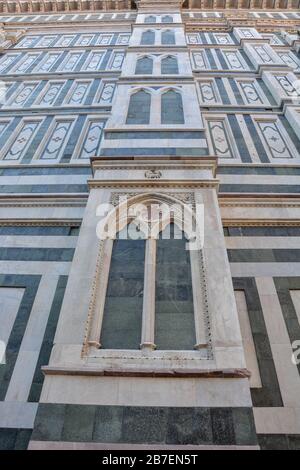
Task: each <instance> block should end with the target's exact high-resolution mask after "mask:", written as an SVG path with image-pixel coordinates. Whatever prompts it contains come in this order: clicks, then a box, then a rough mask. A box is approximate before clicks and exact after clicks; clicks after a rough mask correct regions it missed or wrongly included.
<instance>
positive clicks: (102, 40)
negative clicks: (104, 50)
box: [97, 34, 112, 46]
mask: <svg viewBox="0 0 300 470" xmlns="http://www.w3.org/2000/svg"><path fill="white" fill-rule="evenodd" d="M111 39H112V34H101V35H100V36H99V38H98V40H97V44H99V45H100V44H101V45H102V46H103V45H108V44H109V43H110V41H111Z"/></svg>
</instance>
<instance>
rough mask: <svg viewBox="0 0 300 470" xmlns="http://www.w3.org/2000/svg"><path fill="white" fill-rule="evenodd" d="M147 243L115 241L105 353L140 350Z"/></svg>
mask: <svg viewBox="0 0 300 470" xmlns="http://www.w3.org/2000/svg"><path fill="white" fill-rule="evenodd" d="M144 262H145V240H121V239H116V240H114V244H113V250H112V255H111V262H110V272H109V279H108V285H107V291H106V300H105V307H104V313H103V323H102V330H101V340H100V343H101V346H102V348H104V349H139V347H140V343H141V330H142V315H143V290H144Z"/></svg>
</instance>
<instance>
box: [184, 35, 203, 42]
mask: <svg viewBox="0 0 300 470" xmlns="http://www.w3.org/2000/svg"><path fill="white" fill-rule="evenodd" d="M187 40H188V43H189V44H200V39H199V35H198V34H188V35H187Z"/></svg>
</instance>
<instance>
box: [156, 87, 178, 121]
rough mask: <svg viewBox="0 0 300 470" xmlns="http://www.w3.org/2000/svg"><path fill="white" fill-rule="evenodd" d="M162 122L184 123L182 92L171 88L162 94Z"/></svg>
mask: <svg viewBox="0 0 300 470" xmlns="http://www.w3.org/2000/svg"><path fill="white" fill-rule="evenodd" d="M161 123H162V124H184V112H183V103H182V96H181V93H180V92H178V91H175V90H174V89H170V90H168V91H165V92H164V93H163V94H162V95H161Z"/></svg>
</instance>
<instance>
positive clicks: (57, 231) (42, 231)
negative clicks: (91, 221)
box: [0, 225, 79, 247]
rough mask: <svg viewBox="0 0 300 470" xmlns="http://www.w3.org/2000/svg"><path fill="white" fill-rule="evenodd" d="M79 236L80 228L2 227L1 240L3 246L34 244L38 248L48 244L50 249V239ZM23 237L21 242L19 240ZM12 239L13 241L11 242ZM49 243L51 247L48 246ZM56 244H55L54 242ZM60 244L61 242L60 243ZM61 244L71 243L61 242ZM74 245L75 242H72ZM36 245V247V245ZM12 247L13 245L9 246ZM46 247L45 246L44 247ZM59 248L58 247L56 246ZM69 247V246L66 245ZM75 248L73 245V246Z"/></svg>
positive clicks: (0, 228)
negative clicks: (39, 245) (35, 238)
mask: <svg viewBox="0 0 300 470" xmlns="http://www.w3.org/2000/svg"><path fill="white" fill-rule="evenodd" d="M78 234H79V226H71V225H70V226H69V227H68V226H46V225H45V226H26V225H24V226H22V225H20V226H16V225H6V226H5V225H0V238H1V240H2V246H6V245H5V243H7V244H10V243H11V244H16V245H18V244H19V243H26V242H27V243H32V246H36V245H38V244H39V243H45V242H46V241H47V243H46V246H48V247H50V246H51V245H52V242H50V240H49V237H54V238H56V239H57V240H58V239H59V240H60V239H61V240H66V237H71V238H73V237H74V239H75V238H76V239H77V236H78ZM20 235H21V236H22V238H21V239H20V241H18V240H17V238H19V237H20ZM32 237H37V238H39V239H40V240H39V241H37V242H35V240H34V239H32ZM10 239H12V240H13V241H12V242H10ZM48 243H49V245H48ZM54 243H55V242H54ZM59 243H60V242H59ZM61 243H69V242H61ZM71 243H74V246H75V243H76V242H75V241H74V242H71ZM35 244H36V245H35ZM50 244H51V245H50ZM9 246H11V245H9ZM44 246H45V245H44ZM55 246H57V245H55ZM65 246H66V247H67V245H65ZM71 246H73V245H71Z"/></svg>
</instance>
